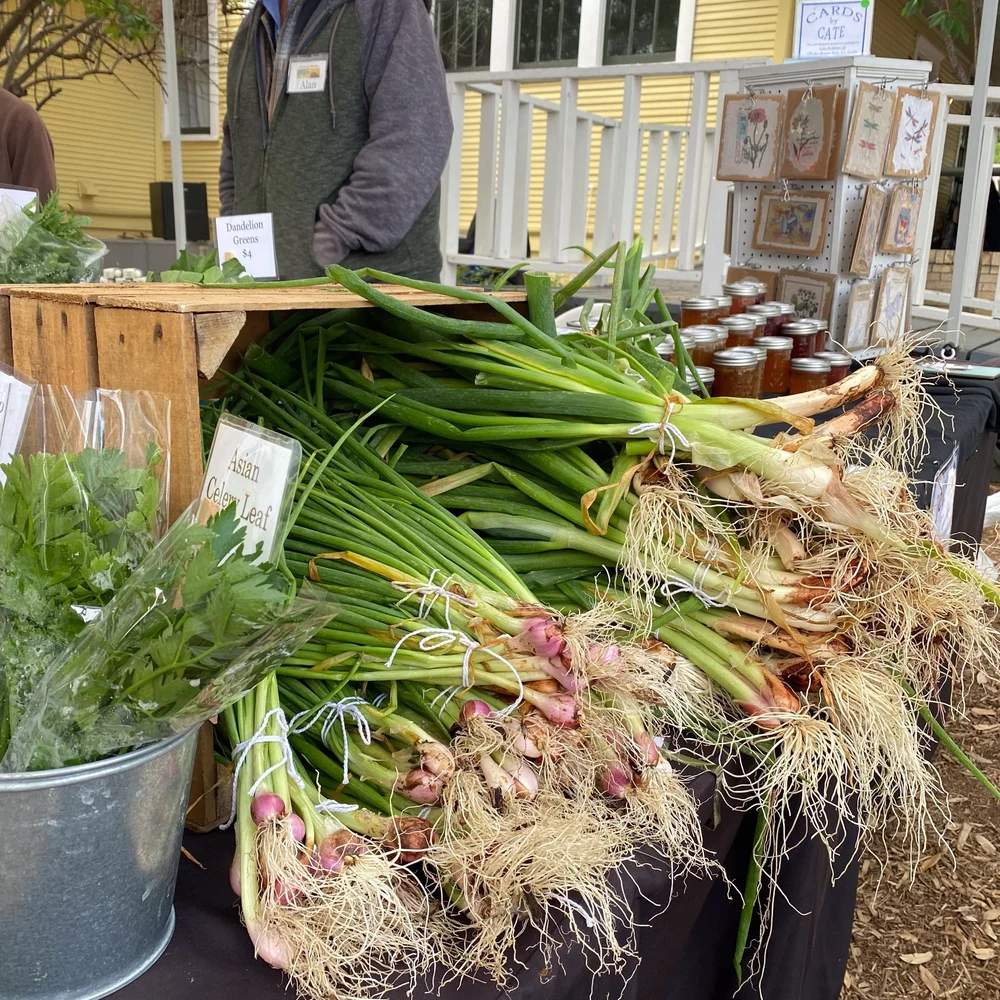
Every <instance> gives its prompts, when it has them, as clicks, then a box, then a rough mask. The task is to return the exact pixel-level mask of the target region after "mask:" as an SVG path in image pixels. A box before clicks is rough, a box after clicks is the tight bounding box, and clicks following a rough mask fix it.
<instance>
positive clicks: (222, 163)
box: [219, 115, 236, 215]
mask: <svg viewBox="0 0 1000 1000" xmlns="http://www.w3.org/2000/svg"><path fill="white" fill-rule="evenodd" d="M219 201H220V202H221V203H222V209H221V213H222V215H232V214H233V206H234V204H235V203H236V174H235V172H234V171H233V147H232V144H231V142H230V139H229V115H226V117H225V119H223V122H222V156H221V158H220V159H219Z"/></svg>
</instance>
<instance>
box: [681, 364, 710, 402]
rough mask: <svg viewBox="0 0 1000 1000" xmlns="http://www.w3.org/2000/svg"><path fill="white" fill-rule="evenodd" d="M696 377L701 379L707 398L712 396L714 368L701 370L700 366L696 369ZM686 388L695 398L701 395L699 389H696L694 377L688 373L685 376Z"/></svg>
mask: <svg viewBox="0 0 1000 1000" xmlns="http://www.w3.org/2000/svg"><path fill="white" fill-rule="evenodd" d="M697 371H698V377H699V378H700V379H701V382H702V385H704V386H705V390H706V393H707V394H708V396H711V395H712V394H713V390H712V384H713V383H714V382H715V369H714V368H702V367H701V366H700V365H699V367H698V369H697ZM685 380H686V381H687V384H688V388H689V389H690V390H691V392H692V393H693V394H694V395H695V396H700V395H701V389H699V388H698V383H697V382H696V381H695V378H694V376H693V375H692V374H691V373H690V372H688V373H687V375H686V376H685Z"/></svg>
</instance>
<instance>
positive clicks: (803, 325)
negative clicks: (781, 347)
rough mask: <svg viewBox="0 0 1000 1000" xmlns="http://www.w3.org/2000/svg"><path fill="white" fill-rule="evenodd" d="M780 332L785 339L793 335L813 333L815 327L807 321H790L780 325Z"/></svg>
mask: <svg viewBox="0 0 1000 1000" xmlns="http://www.w3.org/2000/svg"><path fill="white" fill-rule="evenodd" d="M781 332H782V335H783V336H785V337H790V336H792V334H794V333H815V332H816V327H815V326H813V324H812V323H811V322H810V321H809V320H807V319H792V320H789V321H788V322H787V323H782V324H781Z"/></svg>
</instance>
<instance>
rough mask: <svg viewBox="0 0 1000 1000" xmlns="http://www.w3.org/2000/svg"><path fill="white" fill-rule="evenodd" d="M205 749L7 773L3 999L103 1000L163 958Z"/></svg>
mask: <svg viewBox="0 0 1000 1000" xmlns="http://www.w3.org/2000/svg"><path fill="white" fill-rule="evenodd" d="M196 739H197V729H194V730H192V731H191V732H189V733H184V734H182V735H180V736H177V737H174V738H172V739H170V740H167V741H165V742H162V743H155V744H153V745H152V746H148V747H145V748H143V749H142V750H137V751H135V752H134V753H130V754H125V755H123V756H121V757H115V758H113V759H111V760H105V761H99V762H97V763H95V764H84V765H81V766H80V767H68V768H64V769H62V770H58V771H38V772H34V773H31V774H9V775H8V774H0V1000H97V998H98V997H104V996H107V995H108V994H109V993H114V992H115V990H118V989H121V988H122V987H123V986H124V985H125V984H126V983H129V982H131V981H132V980H133V979H136V978H137V977H139V976H141V975H142V974H143V972H145V971H146V969H148V968H149V967H150V966H151V965H152V964H153V963H154V962H155V961H156V960H157V959H158V958H159V957H160V955H162V954H163V951H164V949H165V948H166V947H167V944H168V943H169V941H170V938H171V935H172V934H173V931H174V911H173V900H174V883H175V881H176V879H177V865H178V860H179V858H180V846H181V837H182V835H183V832H184V813H185V809H186V805H187V798H188V788H189V786H190V783H191V770H192V766H193V763H194V752H195V743H196Z"/></svg>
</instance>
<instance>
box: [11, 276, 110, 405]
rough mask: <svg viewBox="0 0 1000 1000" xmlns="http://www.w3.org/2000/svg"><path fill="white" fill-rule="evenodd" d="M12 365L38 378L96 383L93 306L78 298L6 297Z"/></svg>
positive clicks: (74, 384)
mask: <svg viewBox="0 0 1000 1000" xmlns="http://www.w3.org/2000/svg"><path fill="white" fill-rule="evenodd" d="M10 329H11V353H12V357H13V365H14V367H15V368H17V369H18V370H19V371H22V372H24V374H25V375H30V376H31V377H32V378H33V379H36V380H37V381H39V382H48V383H51V384H54V385H66V386H69V388H71V389H92V388H93V387H94V386H96V385H97V384H98V383H97V344H96V339H95V336H94V314H93V309H92V308H91V307H90V306H89V305H86V304H83V303H80V302H75V303H74V302H62V301H52V300H46V299H36V298H31V297H29V296H24V295H21V294H20V292H18V293H16V294H12V295H11V297H10Z"/></svg>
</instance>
